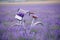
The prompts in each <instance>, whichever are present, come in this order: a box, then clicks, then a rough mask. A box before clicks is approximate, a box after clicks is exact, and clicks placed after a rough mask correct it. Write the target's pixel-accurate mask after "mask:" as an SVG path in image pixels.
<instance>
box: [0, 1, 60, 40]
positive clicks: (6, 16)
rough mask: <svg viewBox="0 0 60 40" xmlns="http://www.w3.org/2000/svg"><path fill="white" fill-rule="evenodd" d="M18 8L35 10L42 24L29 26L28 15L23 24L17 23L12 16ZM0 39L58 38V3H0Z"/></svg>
mask: <svg viewBox="0 0 60 40" xmlns="http://www.w3.org/2000/svg"><path fill="white" fill-rule="evenodd" d="M18 8H22V9H25V10H30V11H32V12H35V13H36V15H37V16H38V18H39V19H40V20H39V21H41V22H42V24H43V25H36V26H35V27H31V26H30V23H31V20H32V18H31V17H30V16H28V15H26V16H25V20H26V23H25V26H20V25H18V24H19V23H18V20H16V19H15V18H14V17H15V15H16V12H17V10H18ZM24 27H26V29H24ZM29 28H31V30H30V31H29ZM25 31H26V32H25ZM0 40H60V3H59V2H44V3H43V2H21V3H8V2H7V3H0Z"/></svg>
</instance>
